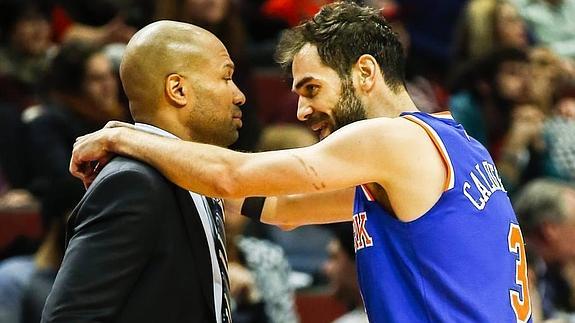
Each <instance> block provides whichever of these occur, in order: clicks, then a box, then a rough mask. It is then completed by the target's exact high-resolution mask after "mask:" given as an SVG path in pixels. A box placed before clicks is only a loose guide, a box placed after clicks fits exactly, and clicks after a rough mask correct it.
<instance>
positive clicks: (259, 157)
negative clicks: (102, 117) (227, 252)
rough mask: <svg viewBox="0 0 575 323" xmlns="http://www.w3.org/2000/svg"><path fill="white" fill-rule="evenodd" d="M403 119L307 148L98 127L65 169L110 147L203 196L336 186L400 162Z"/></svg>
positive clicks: (359, 125)
mask: <svg viewBox="0 0 575 323" xmlns="http://www.w3.org/2000/svg"><path fill="white" fill-rule="evenodd" d="M401 122H405V121H397V120H396V119H387V118H378V119H370V120H364V121H360V122H355V123H353V124H350V125H348V126H346V127H343V128H341V129H340V130H338V131H336V132H334V133H333V134H332V135H331V136H329V137H327V138H326V139H324V140H323V141H321V142H319V143H317V144H315V145H312V146H309V147H304V148H297V149H289V150H281V151H272V152H263V153H254V154H250V153H240V152H235V151H231V150H228V149H224V148H220V147H216V146H212V145H206V144H199V143H192V142H185V141H179V140H173V139H166V138H162V137H159V136H155V135H150V134H146V133H143V132H139V131H134V130H132V129H124V128H113V129H103V130H100V131H99V132H96V133H94V134H91V135H89V136H87V137H84V138H81V139H80V140H79V141H78V143H77V144H76V145H75V148H74V154H73V157H72V161H71V171H72V172H73V173H74V174H76V175H78V174H80V175H83V174H82V172H81V168H82V165H83V164H85V163H86V162H89V161H91V160H94V159H99V158H102V157H103V156H106V155H107V154H106V152H115V153H119V154H122V155H127V156H131V157H133V158H137V159H141V160H143V161H144V162H146V163H148V164H151V165H152V166H154V167H155V168H157V169H159V170H160V171H161V172H162V173H163V174H164V175H165V176H166V177H168V178H169V179H170V180H171V181H173V182H175V183H176V184H178V185H180V186H181V187H184V188H186V189H188V190H191V191H195V192H199V193H202V194H205V195H209V196H219V197H224V198H235V197H245V196H279V195H289V194H300V193H319V192H326V191H334V190H340V189H345V188H349V187H352V186H355V185H357V184H362V183H370V182H379V183H382V182H385V179H386V178H387V177H389V176H390V175H391V174H393V172H394V165H396V164H400V163H401V160H400V159H398V158H397V157H398V156H397V155H398V154H396V153H394V151H395V148H396V147H397V146H399V145H402V144H403V143H402V141H401V140H402V138H403V136H402V135H401V131H397V128H396V126H395V124H397V123H401ZM403 150H405V149H403ZM102 151H104V153H102Z"/></svg>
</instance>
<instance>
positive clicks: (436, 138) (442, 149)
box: [403, 115, 455, 192]
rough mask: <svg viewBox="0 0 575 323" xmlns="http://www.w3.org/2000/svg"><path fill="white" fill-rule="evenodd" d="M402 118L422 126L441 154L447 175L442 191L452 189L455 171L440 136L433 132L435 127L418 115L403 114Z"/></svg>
mask: <svg viewBox="0 0 575 323" xmlns="http://www.w3.org/2000/svg"><path fill="white" fill-rule="evenodd" d="M403 118H405V119H406V120H409V121H411V122H413V123H415V124H417V125H419V126H420V127H421V128H423V130H425V133H427V135H428V136H429V138H430V139H431V141H432V142H433V144H434V145H435V148H436V149H437V151H438V152H439V154H440V155H441V159H442V160H443V164H444V165H445V169H446V172H447V176H446V177H445V183H444V185H443V191H444V192H445V191H448V190H450V189H452V188H453V187H454V186H455V172H454V170H453V164H452V163H451V159H450V158H449V153H448V152H447V149H446V148H445V145H444V144H443V140H441V137H439V135H438V134H437V132H435V129H433V128H432V127H431V126H429V125H428V124H427V123H425V122H424V121H423V120H421V119H419V118H418V117H416V116H414V115H405V116H403Z"/></svg>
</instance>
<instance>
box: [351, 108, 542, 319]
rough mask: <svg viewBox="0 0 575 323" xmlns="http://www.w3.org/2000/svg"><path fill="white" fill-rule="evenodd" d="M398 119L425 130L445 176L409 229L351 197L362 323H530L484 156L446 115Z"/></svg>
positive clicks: (492, 172) (520, 274)
mask: <svg viewBox="0 0 575 323" xmlns="http://www.w3.org/2000/svg"><path fill="white" fill-rule="evenodd" d="M402 117H403V118H406V119H408V120H410V121H412V122H415V123H417V124H418V125H419V126H421V127H422V128H423V129H425V131H426V132H427V134H428V135H429V136H430V138H431V139H432V140H433V142H434V143H435V145H436V146H437V149H438V151H439V152H440V153H441V155H442V157H443V159H444V162H445V165H446V169H447V172H448V176H447V180H446V183H445V186H446V187H445V191H444V192H443V194H442V195H441V197H440V198H439V200H438V201H437V203H436V204H435V205H434V206H433V207H432V208H431V209H430V210H429V211H428V212H426V213H425V214H424V215H422V216H421V217H420V218H418V219H416V220H414V221H411V222H401V221H399V220H398V219H397V218H395V217H394V216H392V215H391V214H389V213H388V212H387V211H385V209H384V208H382V207H381V205H380V204H379V203H378V202H377V201H375V200H374V198H373V197H372V195H371V193H370V192H369V190H368V189H367V187H366V186H363V185H362V186H358V187H357V188H356V194H355V205H354V216H353V227H354V243H355V249H356V262H357V271H358V278H359V283H360V288H361V293H362V296H363V299H364V302H365V308H366V311H367V314H368V317H369V320H370V322H372V323H382V322H392V323H395V322H409V323H414V322H434V323H435V322H481V323H485V322H531V304H530V300H529V293H528V289H527V288H528V284H527V267H526V259H525V250H524V242H523V238H522V235H521V231H520V229H519V226H518V224H517V219H516V217H515V214H514V212H513V209H512V207H511V203H510V201H509V198H508V196H507V192H506V191H505V188H504V187H503V185H502V183H501V179H500V177H499V175H498V173H497V170H496V168H495V165H494V163H493V160H492V159H491V157H490V155H489V153H488V152H487V150H486V149H485V148H484V147H483V146H482V145H481V144H480V143H479V142H477V141H476V140H475V139H473V138H471V137H468V136H467V134H466V133H465V131H464V129H463V127H462V126H461V125H460V124H458V123H457V122H455V121H454V120H453V119H452V118H451V117H450V115H449V114H447V115H445V114H443V115H430V114H426V113H421V112H415V113H403V114H402Z"/></svg>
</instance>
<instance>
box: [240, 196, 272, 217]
mask: <svg viewBox="0 0 575 323" xmlns="http://www.w3.org/2000/svg"><path fill="white" fill-rule="evenodd" d="M265 201H266V198H265V197H263V196H256V197H247V198H246V199H245V200H244V203H243V204H242V212H241V213H242V215H243V216H247V217H248V218H250V219H252V220H255V221H257V222H261V221H260V218H261V217H262V211H263V209H264V203H265Z"/></svg>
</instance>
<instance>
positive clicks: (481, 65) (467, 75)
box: [448, 47, 529, 92]
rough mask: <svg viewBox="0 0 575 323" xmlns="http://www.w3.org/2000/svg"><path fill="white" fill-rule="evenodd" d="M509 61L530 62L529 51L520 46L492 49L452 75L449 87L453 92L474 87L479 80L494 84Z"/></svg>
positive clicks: (460, 67)
mask: <svg viewBox="0 0 575 323" xmlns="http://www.w3.org/2000/svg"><path fill="white" fill-rule="evenodd" d="M508 62H523V63H528V62H529V56H528V55H527V53H526V52H525V51H524V50H522V49H519V48H513V47H504V48H499V49H495V50H492V51H490V52H489V53H487V54H486V55H484V56H481V57H479V58H476V59H473V60H470V61H468V62H467V63H465V64H464V65H462V66H459V68H458V69H457V70H455V71H453V75H451V77H450V81H449V82H448V83H449V84H448V88H449V89H450V91H451V92H457V91H461V90H463V89H473V88H474V86H475V85H476V83H477V82H479V81H484V82H488V83H489V84H491V85H494V82H495V79H496V77H497V73H498V72H499V69H500V68H501V66H502V65H503V64H504V63H508Z"/></svg>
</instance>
